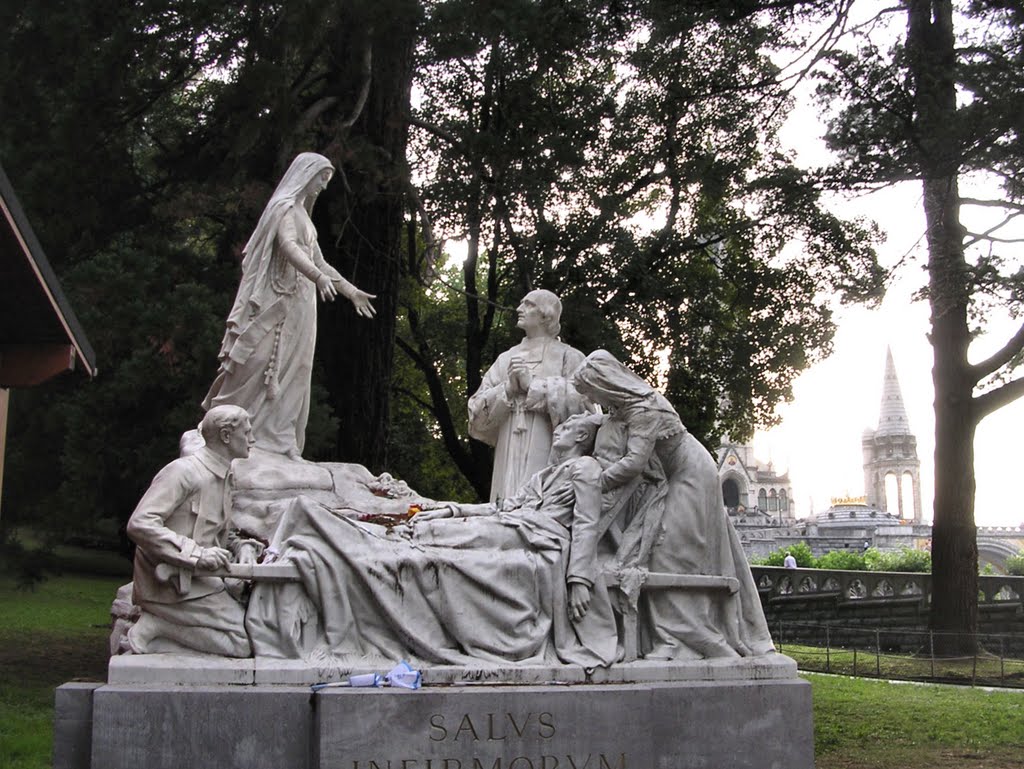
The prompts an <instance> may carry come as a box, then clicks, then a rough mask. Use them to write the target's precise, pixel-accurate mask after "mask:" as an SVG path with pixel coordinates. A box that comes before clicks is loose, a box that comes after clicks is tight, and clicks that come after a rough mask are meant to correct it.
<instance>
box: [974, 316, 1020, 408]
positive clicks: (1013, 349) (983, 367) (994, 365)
mask: <svg viewBox="0 0 1024 769" xmlns="http://www.w3.org/2000/svg"><path fill="white" fill-rule="evenodd" d="M1022 350H1024V324H1021V327H1020V328H1019V329H1017V333H1016V334H1014V335H1013V336H1012V337H1011V338H1010V340H1009V341H1008V342H1007V343H1006V344H1005V345H1003V347H1002V349H1001V350H999V352H997V353H996V354H995V355H993V356H992V357H990V358H988V359H987V360H983V361H981V362H980V363H976V364H974V365H973V366H971V367H970V368H969V371H970V373H971V376H973V377H974V381H975V382H980V381H981V380H982V379H984V378H985V377H987V376H988V375H989V374H994V373H995V372H996V371H997V370H999V369H1000V368H1002V367H1003V366H1005V365H1006V364H1007V363H1009V362H1010V361H1011V360H1012V359H1013V357H1014V356H1015V355H1018V354H1020V352H1021V351H1022ZM993 392H995V391H993ZM980 397H985V396H980Z"/></svg>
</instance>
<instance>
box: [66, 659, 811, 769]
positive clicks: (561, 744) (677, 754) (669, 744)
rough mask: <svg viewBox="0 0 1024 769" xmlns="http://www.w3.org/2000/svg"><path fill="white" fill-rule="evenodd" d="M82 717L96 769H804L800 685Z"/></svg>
mask: <svg viewBox="0 0 1024 769" xmlns="http://www.w3.org/2000/svg"><path fill="white" fill-rule="evenodd" d="M467 683H468V682H467ZM92 709H93V713H92V721H93V731H92V754H91V756H92V760H91V764H90V766H91V767H93V768H94V769H101V768H102V769H138V767H140V766H145V767H147V769H179V767H186V766H187V767H190V768H194V769H205V768H206V767H210V769H213V768H214V767H216V769H230V768H231V767H238V768H239V769H264V768H266V769H270V768H271V767H273V768H274V769H754V768H755V767H756V768H757V769H813V766H814V751H813V729H812V720H811V718H812V716H811V690H810V684H808V683H807V682H806V681H803V680H801V679H799V678H796V677H791V678H785V679H784V678H775V679H767V680H747V681H735V680H710V681H708V680H705V681H670V682H652V683H632V684H552V685H546V686H538V685H531V686H522V685H519V686H517V685H503V686H493V685H488V684H486V683H475V684H471V685H465V684H464V685H449V686H428V687H424V688H422V689H419V690H417V691H408V690H401V689H348V688H332V689H325V690H322V691H320V692H318V693H317V694H312V693H311V692H310V690H309V688H308V687H294V686H292V687H290V686H189V685H186V686H182V685H177V686H169V685H148V686H146V685H124V684H118V685H114V684H111V685H107V686H103V687H101V688H98V689H96V690H95V691H94V692H93V694H92ZM55 749H56V742H55ZM55 765H60V766H69V767H70V766H74V767H75V769H79V766H78V765H75V764H70V763H64V764H57V763H55ZM82 769H84V766H83V767H82Z"/></svg>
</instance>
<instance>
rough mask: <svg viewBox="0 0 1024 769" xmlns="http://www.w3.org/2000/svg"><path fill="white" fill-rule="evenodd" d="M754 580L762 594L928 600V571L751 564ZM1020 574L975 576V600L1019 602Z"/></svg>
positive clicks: (784, 597) (1023, 584)
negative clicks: (852, 569) (854, 569)
mask: <svg viewBox="0 0 1024 769" xmlns="http://www.w3.org/2000/svg"><path fill="white" fill-rule="evenodd" d="M751 571H752V573H753V575H754V583H755V584H756V585H757V589H758V592H760V593H761V596H762V598H768V599H769V600H774V599H779V600H787V599H794V598H817V597H821V598H827V597H832V598H838V599H839V600H840V601H843V602H845V601H875V600H884V601H895V600H900V599H903V600H907V601H920V602H923V603H925V604H928V603H930V602H931V594H932V575H931V574H921V573H913V572H892V571H844V570H840V569H785V568H782V567H779V566H752V567H751ZM1022 595H1024V577H1012V576H1006V575H995V576H990V575H984V576H979V577H978V602H979V604H981V605H985V604H1001V605H1005V604H1006V603H1007V602H1016V603H1020V601H1021V596H1022Z"/></svg>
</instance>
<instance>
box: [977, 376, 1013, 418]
mask: <svg viewBox="0 0 1024 769" xmlns="http://www.w3.org/2000/svg"><path fill="white" fill-rule="evenodd" d="M1022 395H1024V377H1019V378H1018V379H1014V380H1012V381H1010V382H1007V383H1006V384H1004V385H1002V386H1001V387H997V388H996V389H995V390H989V391H988V392H987V393H985V394H984V395H979V396H977V397H976V398H974V399H973V400H972V401H971V414H972V416H973V417H974V423H975V424H978V423H979V422H980V421H981V420H982V419H984V418H985V417H987V416H988V415H989V414H991V413H992V412H993V411H997V410H999V409H1001V408H1002V407H1003V406H1005V405H1007V404H1008V403H1012V402H1013V401H1015V400H1017V399H1018V398H1020V397H1021V396H1022Z"/></svg>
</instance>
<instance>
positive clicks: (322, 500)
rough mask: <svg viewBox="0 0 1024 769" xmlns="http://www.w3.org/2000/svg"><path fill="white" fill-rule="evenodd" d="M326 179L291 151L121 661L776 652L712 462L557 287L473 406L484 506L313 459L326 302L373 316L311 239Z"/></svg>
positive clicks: (152, 507) (259, 232)
mask: <svg viewBox="0 0 1024 769" xmlns="http://www.w3.org/2000/svg"><path fill="white" fill-rule="evenodd" d="M332 172H333V168H332V167H331V164H330V162H329V161H328V160H327V159H326V158H324V157H322V156H320V155H316V154H313V153H303V154H301V155H299V156H298V157H297V158H296V159H295V161H294V162H293V163H292V165H291V167H290V168H289V169H288V170H287V172H286V173H285V175H284V177H283V178H282V180H281V182H280V183H279V185H278V187H277V189H276V190H275V191H274V193H273V195H272V197H271V199H270V201H269V202H268V203H267V206H266V208H265V210H264V212H263V214H262V216H261V217H260V219H259V222H258V224H257V226H256V229H255V231H254V233H253V235H252V237H251V238H250V239H249V242H248V244H247V245H246V247H245V251H244V260H243V263H242V278H241V283H240V286H239V289H238V294H237V297H236V300H235V303H234V306H233V307H232V309H231V313H230V315H229V316H228V319H227V326H226V331H225V335H224V341H223V344H222V347H221V351H220V368H219V371H218V373H217V376H216V379H215V381H214V383H213V385H212V387H211V388H210V391H209V394H208V395H207V397H206V400H205V401H204V404H203V406H204V408H205V409H206V415H205V417H204V418H203V421H202V423H201V425H200V428H199V433H198V435H197V436H194V437H195V439H194V440H192V441H191V442H183V450H182V456H181V457H180V458H178V459H176V460H174V461H173V462H171V463H170V464H169V465H168V466H167V467H165V468H164V469H163V470H161V471H160V472H159V473H158V474H157V475H156V477H155V478H154V479H153V482H152V485H151V486H150V488H149V490H148V491H147V492H146V493H145V495H144V496H143V497H142V499H141V501H140V502H139V504H138V506H137V508H136V510H135V512H134V513H133V514H132V516H131V520H130V522H129V525H128V533H129V536H130V537H131V538H132V540H133V541H134V542H135V543H136V545H137V550H136V558H135V570H134V579H133V588H132V591H133V592H132V603H133V604H134V606H135V607H136V608H135V613H134V614H133V615H132V618H131V620H130V621H126V622H125V623H122V624H121V626H120V630H121V631H122V632H121V633H120V637H119V638H116V639H112V648H113V649H115V650H116V651H120V652H125V653H134V654H151V653H160V652H174V653H191V654H195V653H203V654H215V655H220V656H226V657H250V656H256V657H272V658H274V657H276V658H292V659H313V658H316V659H324V658H331V659H335V660H342V661H349V662H352V661H356V660H359V661H368V662H373V661H377V660H380V661H390V662H394V661H396V660H399V659H408V660H410V661H413V662H414V663H416V664H420V665H467V666H481V665H482V666H509V665H524V664H545V665H581V666H584V667H596V666H609V665H613V664H616V663H618V662H621V661H623V660H624V659H626V660H628V659H631V658H632V657H634V656H638V657H642V658H644V659H647V660H662V661H666V662H669V661H680V660H690V659H702V658H725V657H749V656H757V655H762V654H768V653H771V652H773V651H774V647H773V645H772V641H771V638H770V636H769V633H768V629H767V626H766V624H765V620H764V615H763V613H762V610H761V605H760V602H759V599H758V595H757V590H756V588H755V586H754V583H753V580H752V578H751V575H750V570H749V568H748V567H747V565H746V562H745V560H744V557H743V553H742V550H741V548H740V544H739V539H738V537H737V536H736V533H735V531H734V530H733V528H732V526H731V524H730V523H729V521H728V518H727V515H726V513H725V511H724V507H723V504H722V498H721V489H720V487H719V482H718V475H717V472H716V468H715V465H714V462H713V460H712V457H711V455H710V454H709V453H708V452H707V451H706V450H705V449H704V448H703V447H702V446H701V445H700V443H699V442H698V441H697V440H696V439H695V438H693V436H691V435H690V434H689V433H688V432H687V430H686V427H685V426H684V425H683V423H682V422H681V421H680V418H679V416H678V414H677V413H676V411H675V410H674V409H673V408H672V406H671V404H670V403H669V402H668V401H667V400H666V399H665V398H664V396H662V395H661V394H660V393H659V392H657V390H655V389H654V388H653V387H652V386H651V385H649V384H648V383H647V382H645V381H644V380H643V379H642V378H640V377H639V376H637V375H636V374H635V373H633V372H632V371H631V370H630V369H629V368H628V367H627V366H625V365H623V364H622V363H621V362H620V361H618V360H617V359H616V358H615V357H613V356H612V355H611V354H609V353H607V352H605V351H603V350H597V351H594V352H591V353H590V354H584V353H583V352H581V351H579V350H576V349H574V348H572V347H570V346H568V345H566V344H565V343H563V342H562V341H560V339H559V338H558V334H559V317H560V314H561V303H560V301H559V299H558V297H557V296H555V295H554V294H553V293H551V292H550V291H545V290H538V291H531V292H530V293H528V294H527V295H526V296H525V297H524V298H523V300H522V303H521V304H520V306H519V308H518V325H519V327H520V328H521V329H522V331H523V333H524V338H523V340H522V342H520V343H519V344H517V345H515V346H514V347H513V348H512V349H510V350H508V351H506V352H504V353H502V354H501V355H500V356H498V359H497V360H496V361H495V362H494V364H493V365H492V366H491V367H490V369H489V370H488V371H487V372H486V375H485V376H484V379H483V382H482V384H481V386H480V388H479V390H478V391H477V392H476V393H475V394H474V395H473V396H472V397H471V398H470V400H469V404H468V408H469V424H470V433H471V435H473V436H474V437H475V438H477V439H479V440H482V441H484V442H486V443H488V444H490V445H491V446H493V447H494V451H495V463H494V475H493V479H492V484H491V494H490V500H489V501H488V502H485V503H480V504H464V503H458V502H448V501H438V500H431V499H426V498H423V497H421V496H420V495H418V494H416V492H415V491H413V490H412V489H409V488H408V487H407V486H406V485H405V484H403V483H402V482H400V481H396V480H395V479H393V478H391V477H390V476H388V475H386V474H385V475H382V476H374V475H373V474H371V473H370V472H369V471H368V470H366V469H365V468H363V467H361V466H358V465H342V464H316V463H311V462H307V461H305V460H303V459H302V458H301V455H302V450H303V443H304V437H305V430H306V422H307V418H308V413H309V389H310V375H311V368H312V362H313V351H314V345H315V328H316V305H317V297H318V296H319V298H320V299H321V300H325V301H329V300H332V299H334V298H335V296H336V295H338V294H341V295H342V296H343V297H345V298H346V299H348V300H349V301H350V302H351V303H352V304H353V306H354V308H355V310H356V312H357V313H358V314H359V315H361V316H364V317H366V318H372V317H373V315H374V308H373V305H372V304H371V300H372V299H373V298H374V297H372V296H371V295H370V294H367V293H366V292H364V291H361V290H360V289H358V288H356V287H355V286H353V285H352V284H351V283H349V282H348V281H346V280H345V279H344V278H343V277H342V276H341V275H340V274H339V273H338V272H337V271H336V270H335V269H334V268H332V267H331V266H330V265H329V264H327V263H326V261H325V260H324V258H323V255H322V254H321V252H320V249H319V247H318V245H317V239H316V230H315V228H314V227H313V224H312V221H311V220H310V212H311V210H312V207H313V204H314V202H315V200H316V198H317V195H318V194H319V193H320V191H321V190H323V189H324V187H325V186H326V184H327V183H328V182H329V180H330V178H331V174H332ZM234 564H243V565H249V566H254V567H255V568H254V569H253V571H252V574H256V573H257V572H258V567H259V565H269V564H278V565H288V566H289V568H290V569H291V572H290V573H291V574H293V575H294V576H293V578H291V579H275V580H269V579H267V580H261V579H259V578H253V579H251V580H246V581H243V580H240V579H238V578H237V577H236V576H235V575H234V574H232V568H233V565H234ZM653 576H657V577H658V579H653V578H652V577H653ZM627 619H628V620H629V621H627ZM631 650H635V652H631Z"/></svg>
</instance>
